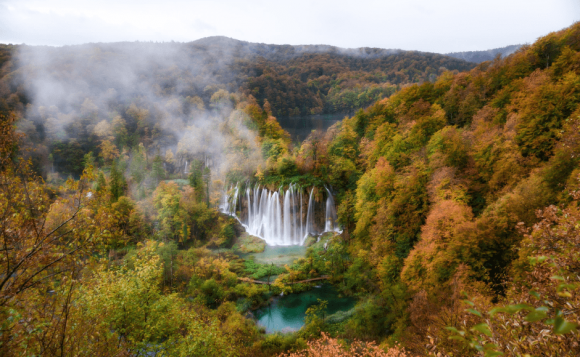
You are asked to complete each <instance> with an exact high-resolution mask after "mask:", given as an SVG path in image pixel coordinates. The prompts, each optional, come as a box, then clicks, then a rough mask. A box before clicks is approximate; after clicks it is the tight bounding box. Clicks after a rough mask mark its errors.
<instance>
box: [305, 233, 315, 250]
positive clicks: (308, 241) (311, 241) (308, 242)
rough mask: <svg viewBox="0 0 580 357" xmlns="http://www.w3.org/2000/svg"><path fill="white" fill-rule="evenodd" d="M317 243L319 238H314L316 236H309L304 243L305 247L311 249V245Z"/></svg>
mask: <svg viewBox="0 0 580 357" xmlns="http://www.w3.org/2000/svg"><path fill="white" fill-rule="evenodd" d="M317 241H318V238H317V237H314V236H311V235H309V236H308V237H306V240H305V241H304V246H305V247H310V246H311V245H313V244H314V243H316V242H317Z"/></svg>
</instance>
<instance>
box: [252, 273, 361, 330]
mask: <svg viewBox="0 0 580 357" xmlns="http://www.w3.org/2000/svg"><path fill="white" fill-rule="evenodd" d="M338 295H339V293H338V291H336V289H335V288H334V287H332V285H330V284H323V285H320V286H319V287H315V288H313V289H312V290H310V291H306V292H303V293H299V294H290V295H287V296H280V297H276V298H274V301H273V302H272V303H271V304H270V305H269V306H267V307H264V308H261V309H259V310H257V311H256V312H255V313H254V315H255V316H256V320H257V323H258V325H259V326H262V327H264V328H265V329H266V332H267V333H274V332H291V331H297V330H299V329H300V328H301V327H302V326H303V325H304V318H305V316H306V309H308V308H309V307H310V306H312V305H315V304H317V302H318V301H317V300H318V299H321V300H326V301H328V309H327V310H326V314H327V316H328V315H332V314H334V313H336V312H338V311H347V310H350V309H352V308H353V307H354V305H355V300H354V299H352V298H349V297H339V296H338Z"/></svg>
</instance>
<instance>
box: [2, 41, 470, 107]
mask: <svg viewBox="0 0 580 357" xmlns="http://www.w3.org/2000/svg"><path fill="white" fill-rule="evenodd" d="M5 47H6V48H3V49H2V51H3V53H4V55H3V59H2V60H4V58H6V56H9V55H8V53H14V54H15V53H16V52H12V51H11V50H8V46H5ZM12 47H13V48H14V49H16V48H19V50H21V51H22V53H23V57H25V58H26V57H29V56H27V55H26V53H31V52H32V53H36V56H38V57H43V58H44V57H45V58H47V59H48V58H50V59H51V61H52V63H50V64H49V65H48V67H49V68H50V69H51V71H53V72H60V73H61V75H62V76H71V77H73V79H75V80H78V76H79V75H83V78H84V80H86V81H87V84H89V85H96V86H101V85H103V84H104V83H107V85H109V86H111V87H112V88H118V87H119V86H123V83H122V79H123V76H121V77H120V78H119V76H117V75H114V74H112V73H111V74H110V75H108V76H106V77H105V78H96V77H94V76H92V75H91V74H90V73H88V72H90V71H88V72H87V69H89V68H98V67H99V66H102V65H106V66H110V67H113V68H117V69H119V70H120V71H122V69H127V68H128V67H132V66H135V65H137V66H139V68H140V69H141V70H142V71H141V72H140V73H139V75H140V76H143V77H144V78H143V79H144V81H143V83H142V84H147V85H149V86H151V87H153V89H155V90H158V91H162V92H163V93H164V94H166V95H169V94H171V95H175V96H177V97H178V98H180V104H181V105H185V106H187V98H188V97H189V98H195V97H199V98H201V99H202V100H203V102H204V104H205V105H206V106H208V105H209V101H210V97H211V95H212V94H213V93H214V92H215V91H217V90H219V89H224V90H227V91H229V92H238V91H239V92H240V93H242V92H243V93H245V94H252V95H253V96H254V97H255V98H256V99H257V100H258V103H259V104H260V105H263V104H264V103H265V101H266V100H267V101H269V103H270V105H271V107H272V111H273V113H274V115H279V116H287V115H306V114H319V113H341V112H347V111H352V110H356V109H358V108H362V107H366V106H368V105H370V104H371V103H373V102H374V101H376V100H378V99H382V98H384V97H387V96H389V95H390V94H392V93H393V92H394V91H395V90H396V89H397V88H399V87H401V86H404V85H406V84H411V83H418V82H423V81H433V80H435V79H436V78H437V76H438V75H440V74H441V73H442V72H443V71H446V70H449V71H453V70H459V71H462V70H466V69H471V68H473V64H471V63H466V62H465V61H462V60H457V59H454V58H451V57H447V56H444V55H439V54H434V53H422V52H415V51H401V50H384V49H378V48H359V49H341V48H337V47H332V46H290V45H266V44H256V43H249V42H243V41H237V40H233V39H229V38H225V37H210V38H205V39H201V40H198V41H194V42H190V43H113V44H102V43H99V44H89V45H80V46H66V47H62V48H50V47H45V48H42V47H28V46H12ZM144 57H147V58H148V59H149V60H150V61H152V62H155V66H149V64H151V63H149V64H143V63H141V64H138V63H139V60H140V59H141V58H144ZM13 62H14V63H12V65H11V66H10V65H9V69H8V70H10V68H13V70H14V69H16V68H17V66H18V64H17V63H16V62H17V61H13ZM73 63H74V64H79V63H82V64H83V66H84V67H85V72H84V73H82V74H81V73H67V65H70V64H73ZM37 65H38V64H37ZM12 66H16V67H12ZM8 79H10V78H8ZM157 87H159V88H157ZM138 91H139V89H138V88H124V90H123V92H124V93H125V92H126V94H129V93H135V92H138ZM20 95H21V96H22V95H24V94H23V93H20Z"/></svg>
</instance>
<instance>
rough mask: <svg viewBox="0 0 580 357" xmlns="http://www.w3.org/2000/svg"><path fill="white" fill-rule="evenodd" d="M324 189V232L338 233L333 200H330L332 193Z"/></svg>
mask: <svg viewBox="0 0 580 357" xmlns="http://www.w3.org/2000/svg"><path fill="white" fill-rule="evenodd" d="M325 188H326V192H328V198H326V214H325V217H324V222H325V223H324V231H325V232H340V229H339V228H338V222H337V219H338V217H337V216H336V208H335V205H334V198H332V193H330V190H329V189H328V187H325Z"/></svg>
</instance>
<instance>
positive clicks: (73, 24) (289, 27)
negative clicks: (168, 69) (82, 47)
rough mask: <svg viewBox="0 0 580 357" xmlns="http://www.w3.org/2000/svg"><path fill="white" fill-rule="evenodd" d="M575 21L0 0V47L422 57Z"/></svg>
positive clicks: (533, 0)
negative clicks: (357, 50)
mask: <svg viewBox="0 0 580 357" xmlns="http://www.w3.org/2000/svg"><path fill="white" fill-rule="evenodd" d="M578 20H580V0H484V1H481V0H480V1H469V0H444V1H437V0H382V1H375V0H351V1H341V0H293V1H276V0H263V1H262V0H164V1H160V0H99V1H84V0H0V43H26V44H30V45H55V46H62V45H72V44H81V43H87V42H116V41H159V42H160V41H179V42H189V41H193V40H196V39H199V38H202V37H207V36H215V35H222V36H227V37H232V38H235V39H239V40H245V41H250V42H262V43H273V44H292V45H298V44H329V45H334V46H339V47H350V48H352V47H382V48H400V49H404V50H420V51H429V52H439V53H445V52H452V51H473V50H484V49H491V48H497V47H503V46H507V45H511V44H520V43H532V42H534V41H535V40H536V39H537V38H538V37H540V36H543V35H546V34H548V33H549V32H552V31H557V30H560V29H562V28H565V27H568V26H570V25H572V24H573V23H574V22H575V21H578Z"/></svg>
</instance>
